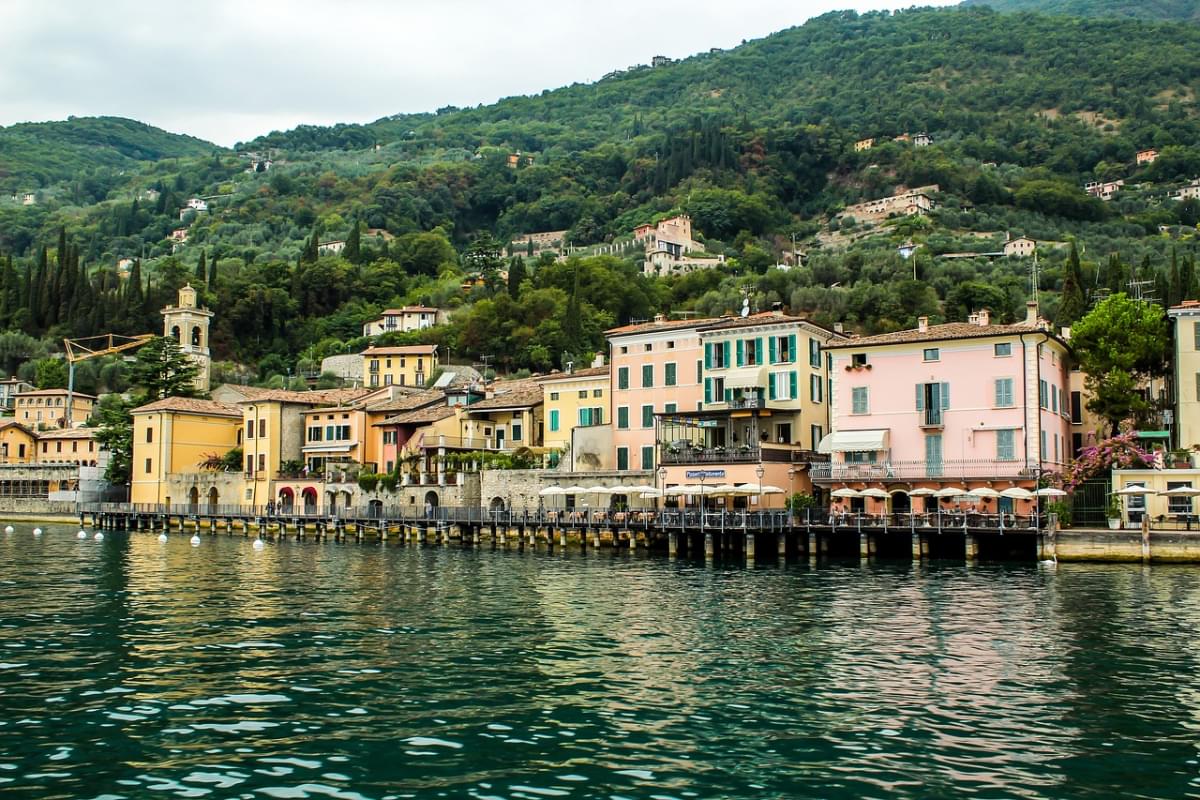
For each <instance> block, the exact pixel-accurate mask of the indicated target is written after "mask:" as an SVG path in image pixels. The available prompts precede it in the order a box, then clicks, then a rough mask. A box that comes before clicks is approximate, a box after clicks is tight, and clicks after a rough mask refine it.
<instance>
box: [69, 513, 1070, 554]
mask: <svg viewBox="0 0 1200 800" xmlns="http://www.w3.org/2000/svg"><path fill="white" fill-rule="evenodd" d="M359 511H360V510H359V509H342V510H340V512H339V513H337V514H331V515H318V514H288V513H284V514H276V515H270V516H268V515H266V514H265V513H263V510H262V509H257V508H252V507H238V506H233V507H216V508H203V507H186V506H184V507H179V506H171V507H165V506H135V505H130V504H100V505H95V506H91V507H85V508H83V509H82V510H81V512H80V525H81V526H85V527H92V528H95V529H99V530H128V531H147V532H158V531H161V532H167V531H171V530H177V531H181V532H188V533H193V532H194V533H197V534H210V535H218V534H228V535H231V536H243V537H250V536H255V537H259V538H262V539H264V540H268V541H279V540H285V539H286V540H295V541H300V542H304V541H317V542H325V541H334V542H355V543H363V544H372V543H391V542H396V543H403V544H427V545H440V546H443V547H445V546H449V545H455V544H456V545H461V546H470V547H481V546H491V547H493V548H497V549H507V548H513V549H519V550H526V549H534V548H544V549H548V550H551V551H552V550H554V549H555V548H559V549H563V550H565V549H568V548H574V549H578V550H582V551H584V552H586V551H588V550H597V551H599V550H605V549H608V550H627V551H630V552H638V551H644V552H652V551H653V552H665V553H666V554H667V555H668V556H669V557H672V558H675V557H679V556H687V557H689V558H697V559H699V558H703V559H705V560H713V559H717V558H722V559H725V558H731V557H733V558H738V559H744V560H745V561H746V562H748V563H750V562H754V561H755V560H756V558H757V557H758V556H759V554H760V553H761V554H769V557H771V558H774V559H779V560H786V559H787V558H789V557H797V558H808V559H810V560H815V559H819V558H839V559H854V558H858V559H859V560H861V561H871V560H874V559H876V558H911V559H912V560H913V561H922V560H926V559H930V558H959V559H965V560H966V561H968V562H970V561H975V560H978V559H979V558H980V556H981V552H984V551H986V552H987V553H998V552H1000V548H999V545H1003V546H1004V547H1005V548H1007V549H1008V550H1011V549H1012V547H1013V546H1014V545H1018V546H1019V547H1018V549H1020V548H1021V547H1023V548H1025V550H1023V551H1022V552H1025V551H1026V550H1027V552H1028V558H1029V559H1031V560H1032V559H1034V558H1038V557H1040V555H1041V554H1042V553H1044V552H1046V550H1047V544H1049V547H1050V548H1053V533H1054V529H1053V526H1052V525H1051V526H1048V528H1047V530H1045V531H1042V530H1039V529H1038V528H1036V527H1033V526H1026V527H1024V528H1014V527H1013V526H1009V527H1007V528H998V529H995V528H987V527H968V526H965V525H964V526H963V527H961V528H960V527H950V526H946V527H943V526H940V525H939V526H937V527H934V526H929V525H923V526H920V527H918V526H916V525H915V524H914V525H910V526H907V527H906V526H902V525H900V526H896V525H893V526H889V525H888V524H887V520H884V521H883V524H882V525H866V526H864V525H862V524H858V525H839V524H837V521H836V520H834V519H832V518H830V519H829V520H825V519H824V518H823V517H816V518H813V517H812V516H806V517H805V518H803V519H797V518H795V517H792V516H789V515H787V514H786V512H753V513H750V514H741V515H737V514H736V513H735V514H727V513H721V514H713V513H709V514H704V515H703V518H701V516H700V515H699V514H691V515H689V514H687V513H686V512H658V513H655V514H651V515H638V518H637V519H632V518H630V517H626V516H624V515H612V516H611V517H610V516H609V515H607V514H606V515H604V518H602V519H601V518H595V519H585V518H583V517H582V516H581V515H572V516H569V517H566V518H562V519H560V518H558V515H555V514H551V513H546V512H539V513H533V514H530V513H511V512H488V511H483V510H481V509H447V508H443V509H437V510H436V511H435V512H434V513H433V514H432V515H431V516H429V517H424V516H404V515H403V514H400V513H397V514H396V515H394V516H389V515H388V514H386V513H380V509H378V508H374V509H370V510H369V513H367V514H362V513H358V512H359ZM1005 537H1007V538H1005ZM772 542H773V543H774V547H773V548H772V547H771V543H772Z"/></svg>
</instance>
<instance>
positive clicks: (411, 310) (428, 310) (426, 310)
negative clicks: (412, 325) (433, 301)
mask: <svg viewBox="0 0 1200 800" xmlns="http://www.w3.org/2000/svg"><path fill="white" fill-rule="evenodd" d="M437 312H438V309H436V308H433V307H432V306H404V308H389V309H387V310H386V311H384V312H383V314H382V316H385V317H394V316H396V315H397V314H436V313H437Z"/></svg>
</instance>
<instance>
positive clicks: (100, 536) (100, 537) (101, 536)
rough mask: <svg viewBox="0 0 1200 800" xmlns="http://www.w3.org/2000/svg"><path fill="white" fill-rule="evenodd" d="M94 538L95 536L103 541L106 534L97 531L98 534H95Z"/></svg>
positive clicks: (99, 540) (98, 540)
mask: <svg viewBox="0 0 1200 800" xmlns="http://www.w3.org/2000/svg"><path fill="white" fill-rule="evenodd" d="M92 538H93V539H95V540H96V541H97V542H103V541H104V534H103V533H101V532H100V531H96V535H95V536H93V537H92Z"/></svg>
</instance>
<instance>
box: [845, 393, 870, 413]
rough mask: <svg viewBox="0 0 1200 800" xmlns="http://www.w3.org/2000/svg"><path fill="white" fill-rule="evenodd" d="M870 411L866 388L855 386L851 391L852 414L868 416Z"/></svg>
mask: <svg viewBox="0 0 1200 800" xmlns="http://www.w3.org/2000/svg"><path fill="white" fill-rule="evenodd" d="M869 411H870V404H869V399H868V395H867V387H866V386H855V387H853V388H852V389H851V390H850V413H851V414H866V413H868V412H869Z"/></svg>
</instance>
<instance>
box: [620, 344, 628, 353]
mask: <svg viewBox="0 0 1200 800" xmlns="http://www.w3.org/2000/svg"><path fill="white" fill-rule="evenodd" d="M628 352H629V347H628V345H621V355H625V354H626V353H628Z"/></svg>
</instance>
